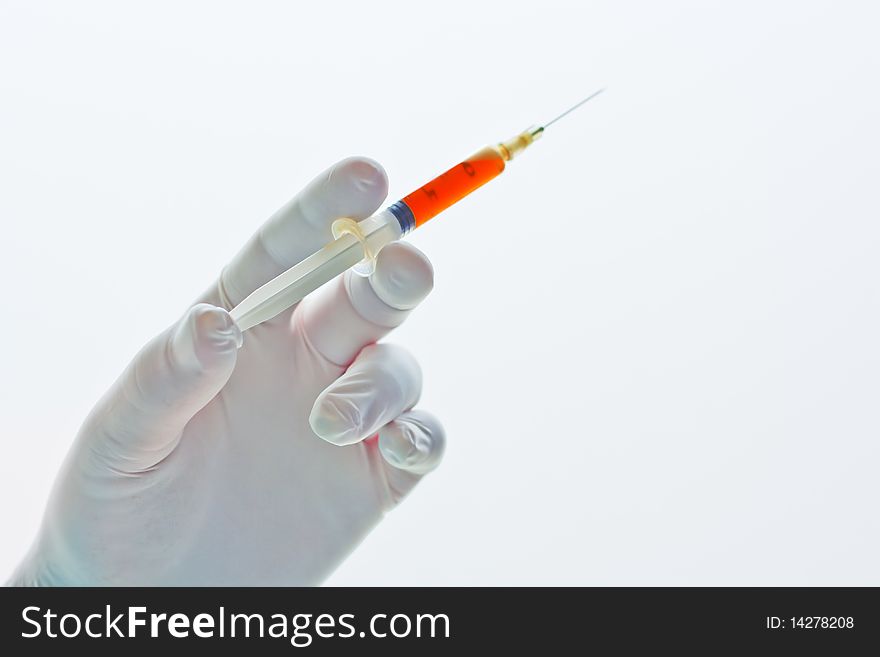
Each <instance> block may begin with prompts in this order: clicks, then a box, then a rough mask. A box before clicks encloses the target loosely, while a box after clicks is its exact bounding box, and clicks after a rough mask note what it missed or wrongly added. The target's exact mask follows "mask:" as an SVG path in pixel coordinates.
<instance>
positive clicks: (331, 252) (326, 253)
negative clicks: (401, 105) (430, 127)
mask: <svg viewBox="0 0 880 657" xmlns="http://www.w3.org/2000/svg"><path fill="white" fill-rule="evenodd" d="M603 91H604V89H599V91H596V92H595V93H593V94H590V95H589V96H587V97H586V98H584V99H583V100H581V101H580V102H578V103H577V104H575V105H573V106H572V107H570V108H569V109H567V110H565V111H564V112H563V113H562V114H560V115H558V116H557V117H555V118H554V119H552V120H551V121H548V122H547V123H545V124H543V125H541V126H533V127H531V128H528V129H526V130H524V131H523V132H521V133H519V134H518V135H516V136H515V137H513V138H511V139H508V140H507V141H503V142H501V143H499V144H497V145H495V146H486V147H485V148H483V149H482V150H479V151H477V152H476V153H474V154H473V155H472V156H471V157H469V158H468V159H466V160H465V161H464V162H461V163H460V164H457V165H455V166H454V167H452V168H451V169H449V170H448V171H446V172H445V173H441V174H440V175H439V176H437V177H436V178H434V179H433V180H432V181H431V182H429V183H428V184H426V185H423V186H422V187H420V188H419V189H417V190H416V191H414V192H413V193H412V194H409V195H408V196H404V197H403V199H401V200H400V201H397V202H396V203H393V204H392V205H390V206H388V207H387V208H385V209H384V210H382V211H380V212H377V213H376V214H374V215H373V216H372V217H368V218H367V219H363V220H362V221H355V220H353V219H347V218H344V217H343V218H340V219H337V220H336V221H335V222H334V224H333V237H334V239H333V240H332V241H331V242H329V243H328V244H327V245H325V246H324V247H323V248H322V249H321V250H319V251H316V252H315V253H313V254H312V255H310V256H308V257H307V258H305V259H304V260H302V261H300V262H299V263H297V264H296V265H294V266H293V267H291V268H290V269H288V270H287V271H285V272H284V273H282V274H279V275H278V276H276V277H275V278H273V279H272V280H271V281H269V282H268V283H266V284H265V285H263V286H261V287H259V288H257V289H256V290H254V291H253V292H252V293H251V294H250V295H249V296H248V297H247V298H245V299H244V300H243V301H242V302H241V303H240V304H238V305H237V306H236V307H235V308H233V309H232V311H231V312H230V314H231V315H232V318H233V319H234V320H235V322H236V324H238V327H239V329H241V330H242V331H246V330H247V329H249V328H252V327H254V326H256V325H257V324H260V323H261V322H265V321H266V320H268V319H272V318H273V317H275V315H277V314H278V313H280V312H282V311H284V310H286V309H287V308H290V307H291V306H293V305H294V304H296V303H299V302H300V301H301V300H302V299H303V298H304V297H305V296H306V295H307V294H309V293H311V292H312V291H314V290H316V289H318V288H319V287H321V286H322V285H323V284H324V283H326V282H328V281H330V280H331V279H333V278H335V277H336V276H338V275H339V274H341V273H342V272H344V271H345V270H346V269H349V268H351V267H354V266H355V265H357V264H358V263H362V266H361V268H360V271H361V273H369V271H370V267H371V266H372V262H373V260H374V259H375V255H376V254H377V253H378V252H379V250H380V249H381V248H382V247H383V246H385V245H386V244H390V243H391V242H394V241H397V240H399V239H400V238H402V237H403V236H404V235H406V234H407V233H409V232H411V231H413V230H414V229H416V228H418V227H419V226H421V225H422V224H424V223H425V222H426V221H428V220H429V219H432V218H433V217H436V216H437V215H438V214H440V213H441V212H443V210H445V209H446V208H448V207H450V206H452V205H454V204H455V203H458V201H460V200H461V199H463V198H464V197H465V196H467V195H468V194H470V193H471V192H473V191H474V190H476V189H477V188H479V187H482V186H483V185H485V184H486V183H487V182H489V181H490V180H492V179H493V178H495V177H496V176H498V175H499V174H500V173H501V172H502V171H504V167H505V165H506V163H507V162H508V161H510V160H512V159H513V158H514V157H516V156H517V155H519V154H520V153H521V152H522V151H524V150H525V149H526V148H528V147H529V146H531V145H532V143H534V141H535V140H536V139H538V138H539V137H540V136H541V135H542V134H543V133H544V130H545V129H546V128H547V127H549V126H550V125H552V124H553V123H555V122H556V121H558V120H559V119H561V118H562V117H563V116H565V115H567V114H568V113H570V112H572V111H574V110H576V109H577V108H578V107H580V106H581V105H583V104H584V103H586V102H587V101H588V100H590V99H592V98H595V97H596V96H598V95H599V94H600V93H602V92H603Z"/></svg>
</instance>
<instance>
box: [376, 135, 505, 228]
mask: <svg viewBox="0 0 880 657" xmlns="http://www.w3.org/2000/svg"><path fill="white" fill-rule="evenodd" d="M505 159H506V158H505V157H504V154H503V153H502V152H501V150H500V149H499V148H498V147H496V146H486V147H485V148H483V149H481V150H479V151H477V152H476V153H474V154H473V155H472V156H471V157H469V158H468V159H466V160H465V161H464V162H461V163H460V164H456V165H455V166H454V167H452V168H451V169H449V170H448V171H446V172H444V173H441V174H440V175H439V176H437V177H436V178H434V179H433V180H432V181H430V182H429V183H428V184H426V185H423V186H422V187H419V188H418V189H417V190H416V191H414V192H413V193H412V194H409V195H408V196H405V197H403V199H402V200H401V201H398V202H397V203H395V204H394V205H392V206H391V207H390V208H388V209H389V210H390V211H391V212H392V213H394V214H395V216H397V218H398V221H400V224H401V228H402V229H403V232H404V233H408V232H409V231H411V230H413V229H414V228H417V227H419V226H421V225H422V224H423V223H425V222H426V221H428V220H429V219H432V218H433V217H436V216H437V215H438V214H440V213H441V212H443V210H445V209H446V208H448V207H450V206H452V205H454V204H456V203H458V202H459V201H460V200H461V199H463V198H464V197H465V196H467V195H468V194H470V193H471V192H473V191H474V190H475V189H478V188H480V187H482V186H483V185H485V184H486V183H487V182H489V181H490V180H492V179H493V178H495V177H496V176H497V175H499V174H500V173H501V172H502V171H504V162H505Z"/></svg>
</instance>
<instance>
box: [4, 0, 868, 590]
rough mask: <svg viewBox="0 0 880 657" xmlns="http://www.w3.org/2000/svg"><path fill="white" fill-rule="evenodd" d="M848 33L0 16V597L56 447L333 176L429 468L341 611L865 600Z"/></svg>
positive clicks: (856, 39)
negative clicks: (394, 238)
mask: <svg viewBox="0 0 880 657" xmlns="http://www.w3.org/2000/svg"><path fill="white" fill-rule="evenodd" d="M875 7H876V4H875V3H871V2H867V1H866V2H862V3H856V2H827V3H817V2H795V1H793V0H792V1H791V2H736V3H734V2H725V3H714V2H674V3H673V2H665V3H655V2H606V3H597V2H591V3H585V2H580V3H558V2H546V1H544V2H537V3H536V2H527V3H512V2H474V1H468V2H450V1H444V2H442V3H427V4H426V3H413V2H406V3H403V2H401V3H399V4H385V3H378V2H351V3H342V4H340V3H333V2H312V3H308V4H307V3H262V2H247V3H245V2H241V3H237V4H226V3H217V2H205V3H187V2H168V3H157V2H151V3H137V4H135V3H116V2H107V3H91V2H87V3H83V2H78V3H63V2H58V3H47V2H42V3H35V2H23V1H22V2H17V1H16V2H13V1H10V0H3V2H2V3H0V180H2V183H0V190H2V191H0V221H2V233H0V249H2V253H0V255H2V257H0V281H2V282H3V286H2V291H3V302H4V305H3V311H2V320H3V321H2V325H0V344H2V346H3V347H2V348H3V352H2V353H3V355H2V372H3V376H2V377H0V403H2V409H0V410H2V431H0V439H2V449H3V451H2V454H3V457H2V458H0V518H2V540H0V569H2V570H4V571H7V572H8V571H9V570H11V569H12V568H13V566H14V564H15V563H16V562H17V560H18V559H19V558H20V556H21V555H22V553H23V552H24V551H25V550H26V548H27V545H28V544H29V542H30V540H31V538H32V536H33V534H34V532H35V530H36V527H37V523H38V522H39V516H40V513H41V509H42V506H43V504H44V502H45V499H46V496H47V494H48V491H49V487H50V485H51V481H52V479H53V477H54V474H55V471H56V469H57V467H58V465H59V463H60V461H61V459H62V457H63V454H64V452H65V450H66V448H67V445H68V444H69V442H70V440H71V439H72V437H73V435H74V433H75V432H76V430H77V427H78V425H79V423H80V422H81V420H82V419H83V418H84V416H85V415H86V413H87V412H88V410H89V409H90V408H91V406H92V404H93V403H94V401H95V400H96V399H97V397H98V396H99V395H100V394H101V393H102V392H103V391H104V390H105V389H106V387H107V386H109V384H110V383H111V382H112V380H113V379H114V378H115V377H116V375H117V374H118V372H119V371H120V370H121V369H122V367H123V366H124V365H125V363H126V362H127V361H128V359H129V358H130V357H131V355H132V354H133V353H134V352H135V351H136V350H137V349H138V348H139V347H140V345H141V344H143V343H144V342H145V341H146V340H147V339H148V338H149V337H151V336H152V335H153V334H155V333H156V332H158V331H159V330H160V329H162V328H163V327H164V326H166V325H167V324H169V323H170V322H172V321H174V319H175V318H176V317H177V316H179V315H180V313H181V312H182V311H183V309H184V308H185V307H186V305H187V303H188V302H189V301H190V300H191V299H192V298H193V297H194V296H195V295H196V294H197V293H199V292H200V291H201V290H202V289H203V288H204V287H205V285H207V284H208V282H209V281H210V280H211V279H212V278H213V277H214V276H215V275H216V273H217V272H218V271H219V270H220V268H221V266H222V265H223V263H224V262H225V260H227V259H228V258H229V257H230V256H231V255H232V254H233V253H234V252H235V251H236V250H237V248H238V247H239V245H240V244H241V243H242V242H243V241H244V240H245V239H246V237H247V236H248V235H249V234H250V233H251V232H252V231H253V230H254V229H255V228H256V227H257V226H258V224H259V223H260V222H261V221H262V220H263V219H264V218H266V217H268V216H269V215H270V214H271V213H272V212H273V211H274V210H275V209H276V207H278V206H279V205H281V204H282V203H283V202H284V201H286V200H287V198H288V197H290V196H291V195H292V194H294V193H295V192H296V191H297V190H298V189H299V188H300V186H302V185H303V184H304V183H305V182H307V181H308V180H309V179H310V178H311V177H312V176H313V175H315V174H316V173H317V172H318V171H320V170H321V169H323V168H324V167H325V166H326V165H328V164H330V163H332V162H333V161H335V160H336V159H339V158H341V157H344V156H346V155H350V154H364V155H369V156H372V157H374V158H376V159H378V160H379V161H380V162H382V163H383V164H384V165H385V167H386V168H387V170H388V172H389V175H390V177H391V181H392V191H391V196H392V199H390V200H393V198H398V197H400V196H402V195H404V194H405V193H408V192H409V191H411V189H413V188H414V187H416V186H418V185H420V184H421V183H423V182H425V181H426V179H427V178H428V177H430V176H432V175H433V174H435V173H437V172H439V170H441V169H442V168H444V167H445V166H448V165H451V164H453V163H454V162H456V161H458V160H459V159H461V158H462V157H463V156H465V155H467V154H469V153H470V152H472V151H473V150H475V149H476V148H478V147H480V146H482V145H483V144H484V143H486V142H489V141H497V140H499V139H501V138H505V137H508V136H510V135H511V134H512V133H514V132H517V131H518V130H520V129H522V128H524V127H526V126H527V125H529V124H531V123H535V122H540V121H542V120H546V119H548V118H549V117H550V116H552V115H553V114H555V113H556V112H557V111H559V110H561V109H563V108H564V107H565V106H566V105H568V104H570V103H572V102H573V101H575V100H577V99H578V98H579V97H582V96H584V95H586V94H587V93H589V92H591V91H593V90H594V89H596V88H598V87H599V86H602V85H608V92H607V93H606V94H604V95H603V96H601V97H599V98H597V99H596V101H595V102H594V103H590V104H589V105H588V106H585V107H584V108H583V109H582V110H580V111H579V112H578V113H577V114H573V115H571V116H570V117H568V118H567V119H566V120H565V122H560V123H559V124H557V125H556V126H554V128H553V129H552V131H548V133H547V135H546V137H545V139H544V140H543V141H542V142H540V143H539V144H538V145H536V146H535V147H534V148H533V149H532V150H531V151H530V152H529V153H528V154H527V155H525V156H524V157H523V159H522V160H518V161H516V162H515V163H513V164H512V165H511V167H510V170H509V171H508V172H507V173H506V174H505V175H504V176H503V177H502V178H501V179H499V180H498V181H496V182H494V183H493V184H492V185H491V186H490V187H487V188H486V189H484V190H481V191H480V192H479V193H478V194H476V195H474V196H473V197H471V198H469V199H468V200H466V201H465V202H463V203H461V204H460V205H458V206H457V207H456V208H454V209H452V210H450V211H449V212H447V213H446V214H444V215H443V216H442V217H440V218H438V219H436V220H434V221H433V222H432V223H431V224H429V225H428V226H426V227H425V228H423V229H420V230H419V231H418V232H417V233H416V234H415V235H413V236H412V240H413V242H414V243H415V244H416V245H417V246H418V247H420V248H421V249H422V250H424V251H425V252H426V253H427V254H428V255H429V256H430V257H431V259H432V260H433V262H434V265H435V268H436V288H435V291H434V293H433V294H432V296H431V297H430V298H429V299H428V300H427V301H426V302H425V304H424V306H423V307H422V308H421V309H420V310H419V311H418V313H416V314H415V315H414V316H413V317H412V318H411V319H410V321H409V322H408V324H407V325H406V326H405V327H403V328H401V329H400V330H399V331H398V332H397V333H396V335H395V336H394V338H393V339H394V340H395V341H398V342H400V343H403V344H405V345H406V346H407V347H408V348H410V349H411V350H412V351H413V352H414V353H415V354H416V355H417V357H418V358H419V359H420V362H421V363H422V366H423V368H424V372H425V379H426V389H425V393H424V397H423V402H422V406H423V407H425V408H428V409H430V410H432V411H433V412H435V413H436V414H437V415H439V416H440V417H441V418H442V419H443V421H444V423H445V425H446V427H447V429H448V435H449V441H450V442H449V450H448V453H447V458H446V461H445V462H444V464H443V465H442V467H441V468H440V469H439V470H438V471H437V472H436V473H434V474H433V475H432V476H431V477H430V478H428V479H426V480H425V481H424V482H423V484H422V485H421V486H420V488H419V489H418V490H417V491H416V492H415V493H414V494H413V495H412V497H411V498H410V499H409V500H407V501H406V503H405V504H404V505H403V506H402V507H401V508H399V509H398V510H397V511H395V512H394V513H392V514H391V515H390V516H389V517H388V518H387V519H386V521H385V522H384V523H383V524H382V525H381V526H380V527H379V528H378V529H377V530H376V531H375V532H374V533H373V534H372V535H371V536H370V537H369V538H368V539H367V540H366V541H365V542H364V544H363V545H362V547H361V548H360V549H359V550H358V551H357V552H356V553H355V554H354V555H353V556H352V558H351V559H350V560H349V561H348V562H346V563H345V564H344V565H343V566H342V567H341V568H340V569H339V570H338V572H337V573H336V574H335V575H334V576H333V577H332V578H331V580H330V583H332V584H441V585H442V584H874V585H878V584H880V562H878V559H877V554H878V552H880V514H878V511H877V503H878V499H880V483H878V478H877V471H878V457H880V448H878V437H880V345H878V336H880V294H878V281H880V257H878V246H880V223H878V220H880V193H878V179H880V175H878V174H880V155H878V153H880V128H878V123H880V121H878V119H880V92H878V79H880V74H878V71H880V46H878V43H880V42H878V38H877V30H878V24H880V13H878V10H877V9H875Z"/></svg>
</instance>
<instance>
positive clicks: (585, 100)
mask: <svg viewBox="0 0 880 657" xmlns="http://www.w3.org/2000/svg"><path fill="white" fill-rule="evenodd" d="M603 91H605V87H602V88H601V89H599V91H594V92H593V93H591V94H590V95H589V96H587V97H586V98H584V99H583V100H582V101H580V102H579V103H577V104H575V105H572V106H571V107H569V108H568V109H567V110H565V111H564V112H563V113H562V114H560V115H559V116H557V117H556V118H555V119H553V120H552V121H548V122H547V123H545V124H544V125H543V126H542V127H543V128H548V127H550V126H551V125H553V124H554V123H556V122H557V121H558V120H559V119H561V118H562V117H563V116H566V115H568V114H571V113H572V112H574V111H575V110H576V109H577V108H578V107H580V106H581V105H583V104H584V103H586V102H587V101H588V100H592V99H593V98H595V97H596V96H598V95H599V94H600V93H602V92H603Z"/></svg>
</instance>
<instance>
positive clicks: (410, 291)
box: [11, 158, 443, 585]
mask: <svg viewBox="0 0 880 657" xmlns="http://www.w3.org/2000/svg"><path fill="white" fill-rule="evenodd" d="M386 192H387V180H386V177H385V173H384V171H383V170H382V168H381V167H380V166H379V165H377V164H376V163H374V162H372V161H370V160H366V159H360V158H351V159H348V160H345V161H343V162H341V163H339V164H337V165H336V166H334V167H332V168H331V169H329V170H328V171H327V172H325V173H324V174H322V175H321V176H319V177H318V178H316V179H315V180H314V181H313V182H312V183H311V184H310V185H309V186H308V187H307V188H306V189H305V190H304V191H303V192H302V193H300V195H299V196H297V197H296V198H295V199H294V200H293V201H291V202H290V203H288V204H287V205H286V206H285V207H283V208H282V209H281V210H279V211H278V212H277V213H276V214H275V215H274V216H273V217H272V218H271V219H269V221H268V222H266V224H265V225H263V227H262V228H261V229H260V230H259V231H258V232H257V233H256V234H255V235H254V237H253V238H252V239H251V240H250V241H249V242H248V244H247V245H246V246H245V247H244V248H243V249H242V251H241V252H240V253H239V254H238V255H237V256H236V257H235V259H234V260H233V261H232V262H231V263H230V264H229V265H228V266H227V267H226V268H225V269H224V271H223V273H222V274H221V276H220V280H219V281H218V282H217V283H216V284H214V285H212V286H211V288H210V289H209V291H208V292H207V293H206V294H205V295H204V296H203V297H202V299H201V300H200V303H198V304H197V305H195V306H193V307H192V308H190V309H189V311H187V312H186V314H185V315H184V316H183V318H182V319H181V320H180V321H179V322H177V323H176V324H175V325H173V326H171V327H170V328H169V329H168V330H166V331H165V332H163V333H162V334H160V335H159V336H158V337H156V338H155V339H154V340H153V341H151V342H150V343H149V344H147V346H146V347H144V349H143V350H141V352H140V353H139V354H138V355H137V356H136V357H135V359H134V360H133V361H132V363H131V364H130V365H129V366H128V368H127V369H126V370H125V372H123V374H122V376H121V377H120V378H119V379H118V380H117V381H116V383H115V384H114V385H113V387H112V388H111V389H110V390H109V392H107V394H106V395H105V396H104V397H103V398H102V399H101V401H100V402H99V403H98V405H97V406H96V408H95V409H94V410H93V411H92V413H91V414H90V415H89V417H88V418H87V420H86V421H85V424H84V426H83V427H82V429H81V431H80V433H79V435H78V436H77V438H76V441H75V442H74V444H73V447H72V449H71V451H70V453H69V455H68V457H67V460H66V461H65V465H64V467H63V469H62V471H61V473H60V474H59V476H58V479H57V481H56V483H55V487H54V489H53V492H52V496H51V499H50V502H49V505H48V508H47V510H46V514H45V517H44V519H43V526H42V528H41V531H40V533H39V535H38V537H37V539H36V541H35V543H34V546H33V548H32V549H31V551H30V553H29V554H28V556H27V557H26V558H25V560H24V562H23V563H22V564H21V566H19V568H18V570H17V571H16V573H15V574H14V575H13V578H12V580H11V583H13V584H21V585H27V584H44V585H199V584H203V585H211V584H231V585H239V584H241V585H309V584H315V583H318V582H321V581H322V580H323V579H324V578H325V577H326V576H327V575H328V574H329V573H330V572H331V571H332V570H333V569H334V568H335V567H336V566H337V565H338V564H339V563H340V562H341V561H342V560H343V559H344V558H345V557H346V556H347V555H348V554H349V553H350V552H351V551H352V549H353V548H354V547H355V546H356V545H357V544H358V543H359V542H360V541H361V539H362V538H363V537H364V536H365V535H366V534H367V532H368V531H370V529H371V528H372V527H373V526H375V525H376V523H378V522H379V520H380V519H381V518H382V516H383V514H384V513H385V512H386V511H388V510H389V509H391V508H392V507H393V506H394V505H395V504H396V503H397V502H398V501H399V500H400V499H401V498H402V497H403V496H404V495H406V494H407V492H409V490H410V489H412V487H413V486H414V485H415V484H416V483H417V482H418V481H419V479H420V478H421V477H422V475H424V474H425V473H426V472H428V471H429V470H431V469H432V468H434V467H435V466H436V465H437V463H438V461H439V459H440V457H441V454H442V451H443V432H442V429H441V427H440V424H439V423H438V422H437V421H436V420H435V419H434V418H433V417H432V416H430V415H428V414H427V413H425V412H423V411H414V410H412V408H413V406H414V405H415V403H416V402H417V401H418V398H419V393H420V390H421V373H420V371H419V367H418V365H417V364H416V362H415V360H414V359H413V358H412V356H410V355H409V354H408V353H407V352H406V351H404V350H402V349H401V348H400V347H396V346H393V345H389V344H374V343H375V342H376V341H377V340H378V339H379V338H381V337H382V336H384V335H385V334H386V333H388V332H389V331H390V330H391V329H392V328H393V327H395V326H397V325H399V324H400V323H401V322H402V321H403V320H404V318H405V317H406V316H407V314H408V313H409V311H410V309H412V308H413V307H415V306H416V305H417V304H418V303H419V302H420V301H421V300H422V299H423V298H424V297H425V296H426V295H427V294H428V292H429V291H430V290H431V287H432V284H433V272H432V269H431V265H430V263H429V262H428V261H427V259H426V258H425V257H424V255H422V254H421V253H420V252H419V251H417V250H416V249H415V248H413V247H411V246H409V245H407V244H404V243H395V244H392V245H390V246H388V247H386V248H385V249H383V250H382V252H381V253H380V254H379V259H378V263H377V267H376V271H375V273H374V274H373V275H372V277H371V278H370V279H366V278H361V277H359V276H357V275H355V274H353V273H352V272H348V273H346V274H345V275H344V276H341V277H339V278H337V279H336V280H334V281H332V282H331V283H329V284H328V285H326V286H324V288H322V289H321V290H319V291H318V292H317V293H315V294H313V295H311V296H310V297H308V298H307V299H306V300H304V301H303V302H302V303H301V304H299V305H298V306H297V307H296V308H295V309H293V310H292V311H288V312H285V313H283V314H282V315H280V316H278V317H276V318H275V319H273V320H272V321H270V322H266V323H264V324H261V325H259V326H257V327H255V328H253V329H251V330H250V331H248V332H247V333H245V335H244V343H243V346H242V347H241V349H240V350H239V349H238V346H237V345H238V344H239V343H240V341H241V338H242V336H241V334H240V332H239V331H238V328H237V327H236V326H235V325H234V324H233V322H232V320H231V319H230V316H229V314H228V313H227V310H226V309H230V308H232V306H233V305H235V304H236V303H238V302H239V301H241V300H242V299H243V298H244V297H245V296H246V295H247V294H249V293H250V292H251V291H252V290H254V289H255V288H257V287H258V286H259V285H261V284H262V283H264V282H265V281H267V280H269V279H270V278H271V277H273V276H275V275H277V274H278V273H280V272H281V271H283V270H284V269H286V268H288V267H290V266H292V265H293V264H295V263H296V262H298V261H299V260H301V259H302V258H303V257H305V256H306V255H308V254H310V253H311V252H313V251H315V250H316V249H317V248H319V247H320V246H321V245H323V244H324V243H326V242H327V241H328V240H329V239H330V224H331V222H332V221H333V220H334V219H336V218H337V217H343V216H346V217H353V218H364V217H367V216H369V215H370V214H372V213H373V212H374V211H375V210H376V209H377V208H378V207H379V204H380V203H381V202H382V201H383V199H384V198H385V195H386ZM377 432H378V438H376V434H377ZM315 434H317V435H315ZM401 549H404V548H403V546H402V548H401Z"/></svg>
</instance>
